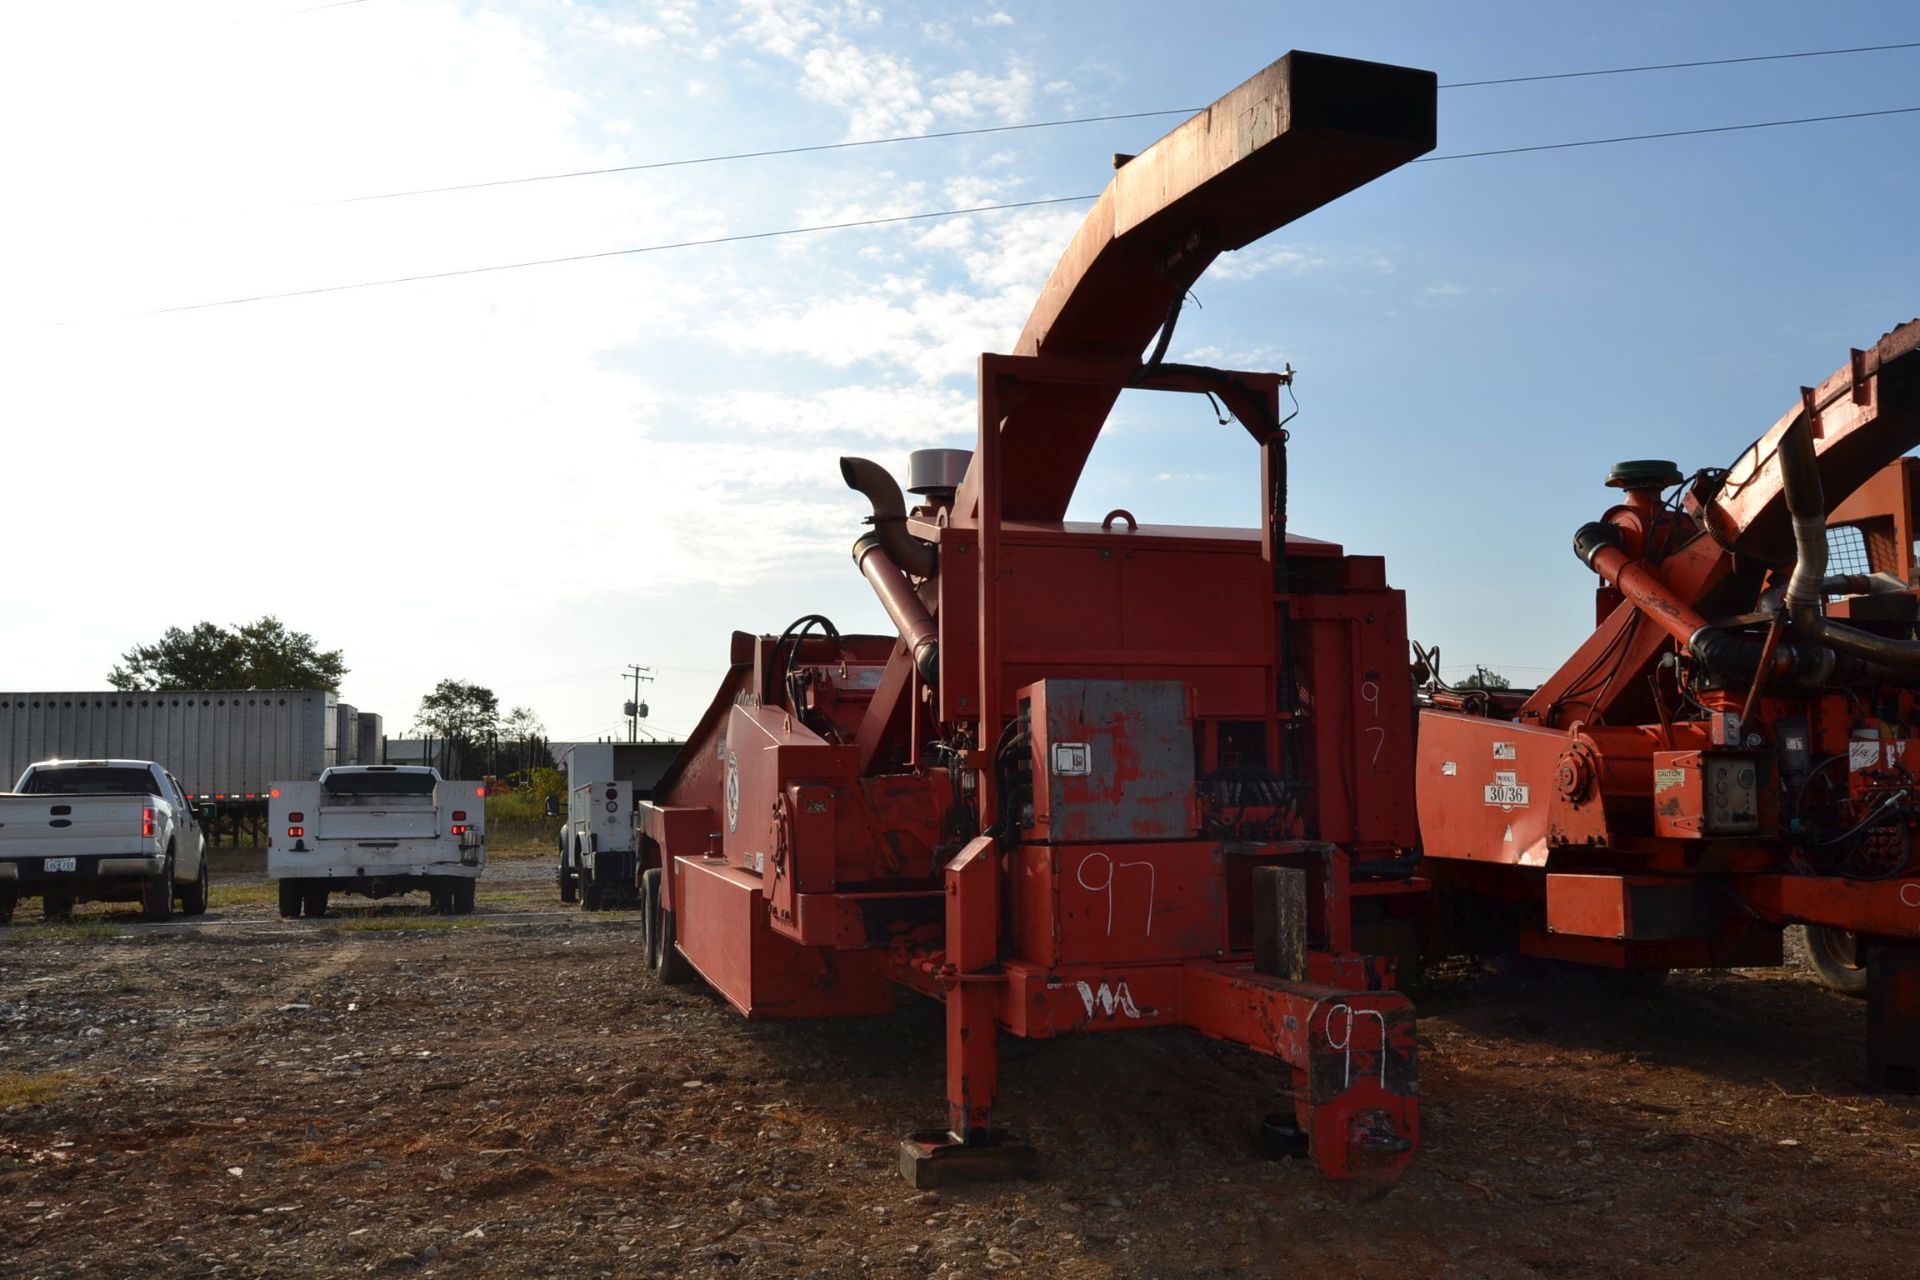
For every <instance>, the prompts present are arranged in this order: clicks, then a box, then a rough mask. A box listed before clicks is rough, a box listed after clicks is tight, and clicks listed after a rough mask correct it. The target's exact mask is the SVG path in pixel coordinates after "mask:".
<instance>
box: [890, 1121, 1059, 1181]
mask: <svg viewBox="0 0 1920 1280" xmlns="http://www.w3.org/2000/svg"><path fill="white" fill-rule="evenodd" d="M1033 1164H1034V1151H1033V1148H1032V1147H1030V1146H1028V1145H1026V1144H1025V1143H1024V1142H1016V1141H1015V1140H1013V1139H1012V1138H1009V1137H1006V1136H1004V1135H1001V1136H996V1137H993V1138H991V1139H988V1140H986V1141H981V1140H979V1139H975V1140H973V1141H971V1142H962V1141H961V1140H960V1139H958V1138H955V1137H954V1136H953V1135H952V1134H951V1133H949V1132H947V1131H946V1130H945V1129H922V1130H920V1131H919V1132H917V1133H911V1134H908V1135H907V1136H906V1137H905V1138H904V1139H902V1140H901V1143H900V1173H901V1176H902V1177H904V1178H906V1180H907V1181H908V1182H909V1183H911V1184H912V1185H913V1186H915V1187H920V1188H923V1189H924V1188H927V1187H940V1186H946V1185H949V1184H951V1183H955V1182H995V1181H1000V1180H1002V1179H1008V1178H1024V1177H1027V1176H1029V1175H1030V1174H1031V1173H1032V1172H1033Z"/></svg>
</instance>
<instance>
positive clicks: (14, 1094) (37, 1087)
mask: <svg viewBox="0 0 1920 1280" xmlns="http://www.w3.org/2000/svg"><path fill="white" fill-rule="evenodd" d="M72 1078H73V1073H72V1072H71V1071H0V1111H11V1110H13V1108H15V1107H31V1106H35V1105H37V1104H39V1103H42V1102H51V1101H53V1100H54V1099H55V1098H57V1097H59V1096H60V1095H61V1093H63V1092H64V1091H65V1090H66V1087H67V1081H69V1080H71V1079H72Z"/></svg>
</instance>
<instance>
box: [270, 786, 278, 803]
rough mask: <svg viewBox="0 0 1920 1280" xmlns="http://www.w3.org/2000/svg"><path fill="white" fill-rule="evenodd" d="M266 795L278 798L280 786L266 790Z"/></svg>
mask: <svg viewBox="0 0 1920 1280" xmlns="http://www.w3.org/2000/svg"><path fill="white" fill-rule="evenodd" d="M267 795H268V796H269V797H270V798H272V799H274V800H278V799H279V798H280V788H278V787H275V788H274V789H273V790H271V791H269V792H267Z"/></svg>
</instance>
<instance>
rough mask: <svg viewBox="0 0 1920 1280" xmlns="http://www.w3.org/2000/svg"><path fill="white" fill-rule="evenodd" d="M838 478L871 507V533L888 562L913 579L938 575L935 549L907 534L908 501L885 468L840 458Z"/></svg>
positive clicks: (865, 461) (861, 461) (868, 461)
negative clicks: (878, 538) (874, 535)
mask: <svg viewBox="0 0 1920 1280" xmlns="http://www.w3.org/2000/svg"><path fill="white" fill-rule="evenodd" d="M840 476H841V478H842V479H843V480H845V481H846V482H847V488H849V489H852V490H853V491H854V492H855V493H858V494H860V495H861V496H862V497H864V498H866V500H867V501H868V503H870V504H871V505H872V507H873V531H874V532H875V533H876V534H878V535H879V537H880V545H881V547H882V548H884V549H885V551H886V553H887V556H888V558H889V559H891V560H892V561H893V562H894V563H895V564H896V565H898V566H900V568H902V569H904V570H906V571H907V572H908V573H910V574H912V575H913V576H914V577H916V578H931V577H932V576H933V575H934V574H936V573H938V572H939V569H940V559H939V557H938V555H936V554H935V552H934V549H933V548H932V547H930V546H928V545H927V544H926V543H924V542H922V541H920V539H918V538H916V537H914V536H913V535H912V534H910V533H908V532H907V500H906V498H905V497H904V496H903V495H902V494H901V492H900V485H899V483H898V482H897V481H895V480H894V478H893V476H892V474H891V473H889V472H888V471H887V469H886V468H885V467H883V466H881V465H880V464H879V463H877V462H873V461H870V460H869V459H866V458H842V459H840Z"/></svg>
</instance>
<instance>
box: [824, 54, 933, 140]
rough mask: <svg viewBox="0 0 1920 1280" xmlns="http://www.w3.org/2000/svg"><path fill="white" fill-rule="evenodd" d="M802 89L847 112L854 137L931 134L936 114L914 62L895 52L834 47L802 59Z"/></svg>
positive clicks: (848, 126) (852, 136)
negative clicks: (894, 54)
mask: <svg viewBox="0 0 1920 1280" xmlns="http://www.w3.org/2000/svg"><path fill="white" fill-rule="evenodd" d="M800 67H801V70H802V72H803V73H804V74H803V75H802V77H801V80H800V91H801V92H802V93H804V94H806V95H807V96H808V97H810V98H815V99H818V100H819V101H822V102H825V103H827V104H828V105H829V106H833V107H837V108H838V109H840V110H841V111H843V112H844V113H845V114H846V117H847V134H846V136H847V137H848V138H849V139H862V138H886V137H893V136H896V135H899V134H915V133H926V132H927V131H928V130H929V129H931V128H932V127H933V120H934V114H933V111H932V110H931V109H930V108H929V107H928V105H927V102H926V98H925V96H924V95H923V94H922V92H921V89H920V79H919V76H918V75H917V74H915V72H914V70H913V67H912V65H911V64H910V63H908V62H907V61H906V60H904V59H902V58H896V57H894V56H892V55H891V54H886V53H873V52H869V51H867V50H863V49H861V48H859V47H858V46H856V45H851V44H844V43H835V44H831V45H821V46H817V47H815V48H812V49H809V50H807V51H806V53H805V54H804V55H802V57H801V59H800Z"/></svg>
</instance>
